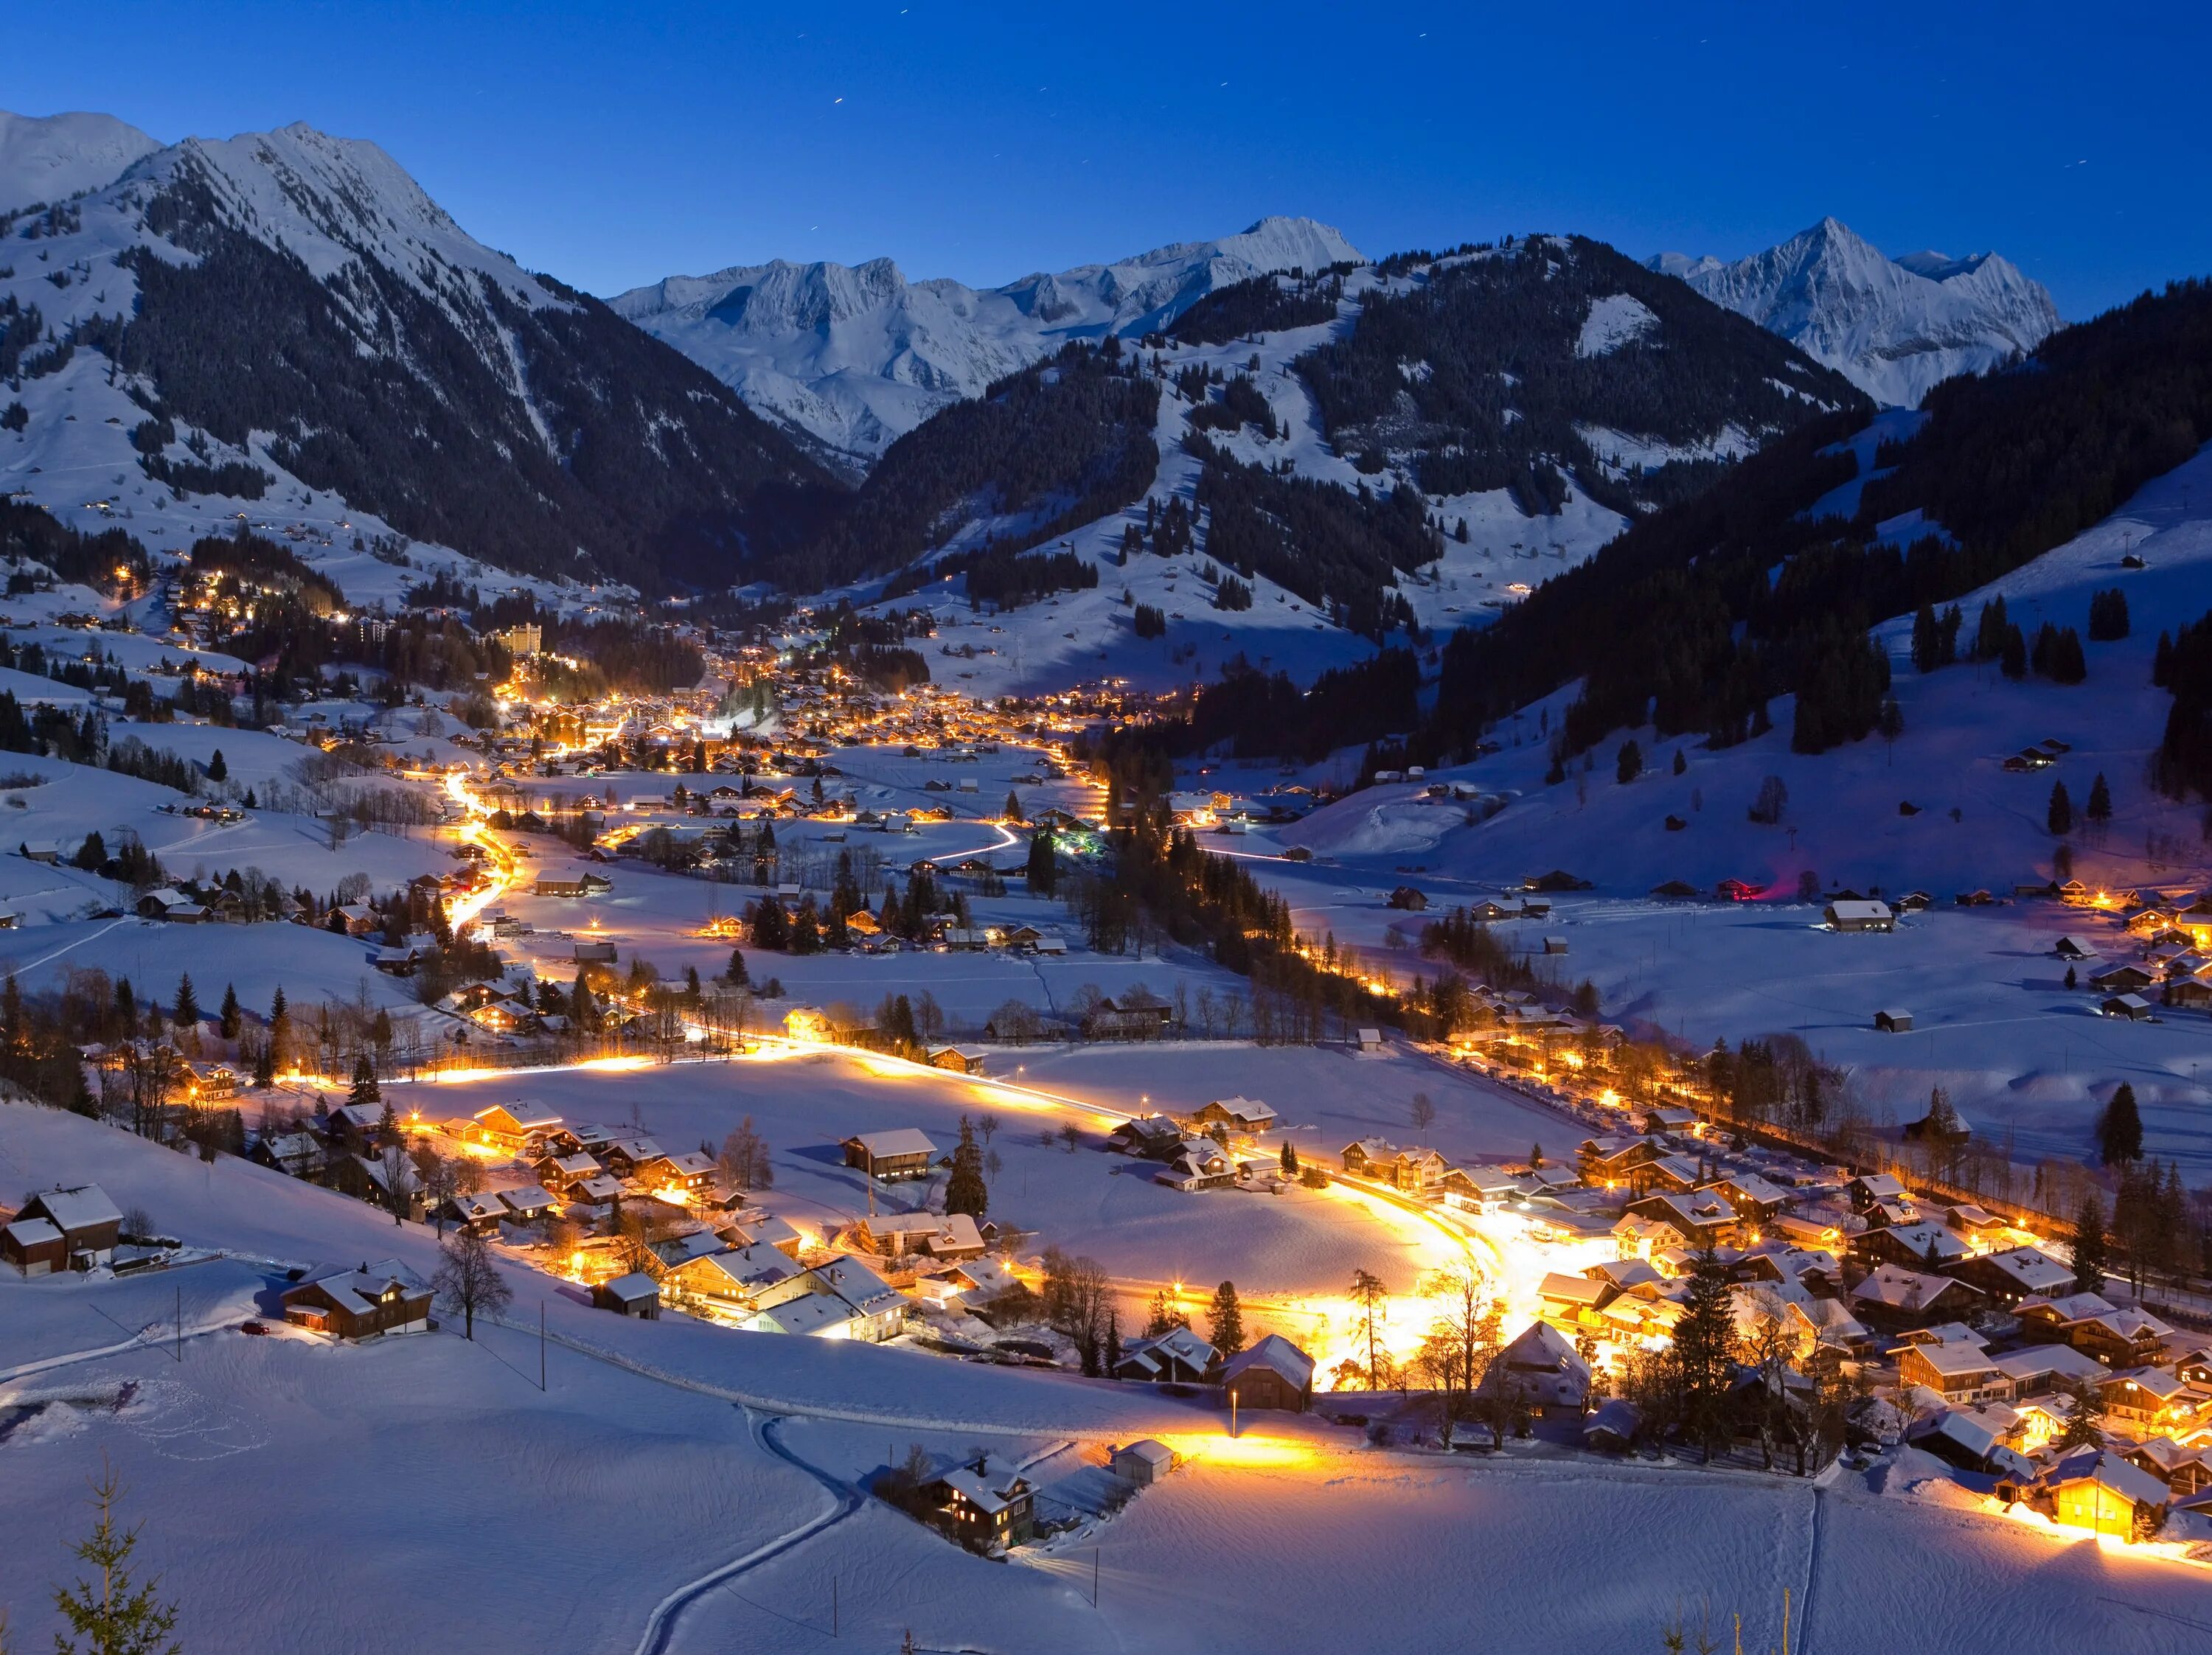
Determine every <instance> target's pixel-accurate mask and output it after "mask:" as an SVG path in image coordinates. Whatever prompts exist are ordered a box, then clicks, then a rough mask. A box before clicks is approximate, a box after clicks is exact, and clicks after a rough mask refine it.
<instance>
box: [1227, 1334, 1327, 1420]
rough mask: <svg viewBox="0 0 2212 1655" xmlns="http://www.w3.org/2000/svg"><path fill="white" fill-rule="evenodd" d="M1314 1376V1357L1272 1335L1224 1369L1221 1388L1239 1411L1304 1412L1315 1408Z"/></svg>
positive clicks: (1247, 1350) (1233, 1360)
mask: <svg viewBox="0 0 2212 1655" xmlns="http://www.w3.org/2000/svg"><path fill="white" fill-rule="evenodd" d="M1313 1374H1314V1359H1313V1358H1312V1357H1310V1356H1309V1355H1306V1353H1305V1352H1304V1351H1303V1350H1301V1349H1298V1348H1297V1346H1296V1345H1294V1344H1292V1343H1291V1342H1290V1341H1289V1340H1288V1339H1285V1337H1283V1336H1282V1335H1281V1334H1279V1333H1270V1334H1267V1335H1266V1336H1264V1337H1261V1338H1259V1339H1257V1340H1255V1341H1254V1342H1253V1343H1251V1344H1250V1345H1249V1346H1247V1347H1246V1348H1245V1349H1243V1350H1240V1351H1238V1352H1237V1354H1236V1355H1234V1356H1231V1358H1230V1359H1229V1361H1228V1363H1227V1364H1226V1365H1225V1367H1223V1368H1222V1370H1221V1389H1222V1391H1223V1394H1224V1395H1225V1396H1227V1397H1233V1398H1234V1399H1235V1400H1236V1403H1237V1406H1238V1407H1239V1408H1248V1409H1249V1408H1273V1409H1288V1410H1289V1411H1290V1412H1292V1413H1304V1411H1305V1410H1306V1409H1309V1408H1310V1407H1312V1406H1313Z"/></svg>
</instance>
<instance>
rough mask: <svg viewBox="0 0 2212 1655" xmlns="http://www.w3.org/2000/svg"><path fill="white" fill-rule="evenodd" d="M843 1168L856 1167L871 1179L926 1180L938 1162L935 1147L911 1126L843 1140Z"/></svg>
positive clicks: (865, 1133) (863, 1133) (864, 1133)
mask: <svg viewBox="0 0 2212 1655" xmlns="http://www.w3.org/2000/svg"><path fill="white" fill-rule="evenodd" d="M844 1149H845V1164H846V1165H847V1166H848V1167H859V1168H860V1170H861V1171H862V1172H863V1173H866V1174H867V1175H868V1176H869V1177H870V1178H875V1179H886V1180H888V1179H902V1178H927V1177H928V1176H929V1169H930V1166H931V1163H933V1161H935V1160H936V1159H937V1146H936V1145H935V1144H934V1143H931V1142H930V1141H929V1139H928V1138H927V1137H925V1136H923V1135H922V1133H921V1132H920V1131H917V1130H915V1128H914V1127H911V1126H901V1127H895V1128H893V1129H892V1130H891V1131H884V1132H861V1133H858V1134H856V1135H855V1136H854V1137H848V1138H847V1139H846V1140H845V1143H844Z"/></svg>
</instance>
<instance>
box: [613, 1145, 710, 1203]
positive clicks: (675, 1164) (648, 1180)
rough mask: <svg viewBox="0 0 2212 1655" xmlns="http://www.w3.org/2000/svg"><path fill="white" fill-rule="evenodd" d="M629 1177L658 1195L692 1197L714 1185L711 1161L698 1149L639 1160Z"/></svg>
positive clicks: (708, 1156)
mask: <svg viewBox="0 0 2212 1655" xmlns="http://www.w3.org/2000/svg"><path fill="white" fill-rule="evenodd" d="M631 1175H632V1176H633V1177H635V1179H637V1181H638V1182H639V1183H641V1184H642V1185H646V1186H647V1188H649V1189H651V1190H653V1191H654V1192H655V1193H657V1194H659V1193H667V1192H671V1191H672V1192H674V1193H676V1194H678V1195H681V1196H687V1197H688V1196H694V1195H697V1194H699V1193H700V1192H701V1191H704V1190H705V1189H706V1188H707V1187H708V1185H711V1184H713V1183H714V1157H713V1156H712V1155H708V1154H706V1153H705V1152H704V1151H703V1150H699V1149H686V1150H685V1151H684V1153H683V1154H682V1155H666V1154H663V1155H653V1156H650V1157H648V1158H647V1159H646V1160H644V1161H640V1162H639V1163H638V1165H637V1169H636V1171H635V1173H632V1174H631Z"/></svg>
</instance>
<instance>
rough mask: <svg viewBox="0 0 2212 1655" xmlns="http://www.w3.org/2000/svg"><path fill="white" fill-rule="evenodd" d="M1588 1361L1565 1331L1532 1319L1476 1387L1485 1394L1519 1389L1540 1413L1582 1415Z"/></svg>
mask: <svg viewBox="0 0 2212 1655" xmlns="http://www.w3.org/2000/svg"><path fill="white" fill-rule="evenodd" d="M1589 1388H1590V1370H1589V1363H1588V1362H1586V1361H1583V1359H1582V1356H1581V1355H1580V1354H1579V1353H1578V1352H1577V1350H1576V1349H1575V1348H1574V1346H1572V1345H1571V1344H1570V1343H1567V1340H1566V1337H1565V1335H1563V1334H1562V1333H1560V1331H1559V1330H1558V1329H1557V1328H1555V1327H1552V1326H1549V1325H1547V1324H1545V1323H1542V1322H1531V1323H1530V1324H1529V1325H1528V1326H1527V1327H1526V1328H1524V1329H1522V1331H1521V1332H1520V1333H1519V1334H1517V1335H1516V1336H1515V1337H1514V1338H1513V1339H1512V1340H1511V1341H1510V1343H1507V1344H1506V1345H1505V1346H1504V1349H1501V1350H1499V1351H1498V1355H1497V1356H1496V1358H1495V1359H1493V1360H1492V1362H1491V1364H1490V1367H1489V1371H1488V1372H1486V1373H1484V1375H1483V1376H1482V1383H1481V1384H1480V1385H1478V1386H1477V1387H1476V1390H1477V1393H1478V1394H1479V1395H1483V1396H1491V1395H1496V1394H1498V1393H1501V1392H1510V1391H1517V1392H1518V1393H1519V1394H1520V1396H1521V1397H1522V1399H1523V1400H1525V1401H1526V1402H1527V1403H1528V1406H1529V1407H1530V1408H1531V1409H1534V1411H1535V1412H1537V1413H1539V1414H1545V1415H1559V1414H1571V1415H1580V1414H1581V1413H1583V1411H1584V1410H1585V1409H1587V1408H1588V1407H1589Z"/></svg>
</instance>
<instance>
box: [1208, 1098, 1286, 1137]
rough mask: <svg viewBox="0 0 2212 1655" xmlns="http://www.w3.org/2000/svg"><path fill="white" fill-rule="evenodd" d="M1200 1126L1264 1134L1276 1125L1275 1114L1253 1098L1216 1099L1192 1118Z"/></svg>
mask: <svg viewBox="0 0 2212 1655" xmlns="http://www.w3.org/2000/svg"><path fill="white" fill-rule="evenodd" d="M1191 1120H1192V1122H1193V1123H1194V1125H1199V1126H1201V1127H1204V1126H1217V1125H1218V1126H1226V1127H1227V1128H1229V1129H1230V1131H1233V1132H1264V1131H1267V1129H1268V1128H1270V1127H1272V1126H1273V1125H1274V1124H1275V1112H1274V1111H1273V1109H1270V1108H1269V1107H1268V1106H1267V1105H1266V1104H1264V1103H1261V1102H1259V1101H1258V1100H1255V1099H1253V1098H1246V1097H1235V1098H1216V1099H1214V1100H1213V1101H1212V1102H1211V1103H1209V1104H1207V1105H1206V1107H1205V1108H1203V1109H1201V1110H1200V1111H1199V1112H1197V1113H1196V1114H1194V1115H1193V1116H1192V1117H1191Z"/></svg>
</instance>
